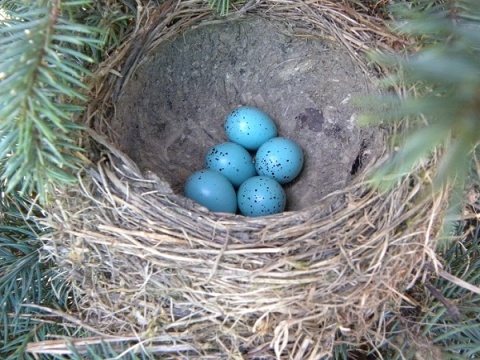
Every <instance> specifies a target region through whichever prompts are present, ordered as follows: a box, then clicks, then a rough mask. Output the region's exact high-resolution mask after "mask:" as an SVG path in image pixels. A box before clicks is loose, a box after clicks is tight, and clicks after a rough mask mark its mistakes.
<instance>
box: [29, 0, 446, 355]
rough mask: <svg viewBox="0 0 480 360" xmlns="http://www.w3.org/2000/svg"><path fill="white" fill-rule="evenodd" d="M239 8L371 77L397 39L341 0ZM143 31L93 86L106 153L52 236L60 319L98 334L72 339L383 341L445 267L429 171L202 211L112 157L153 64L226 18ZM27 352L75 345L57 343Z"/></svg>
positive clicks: (190, 5)
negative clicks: (144, 68) (290, 207)
mask: <svg viewBox="0 0 480 360" xmlns="http://www.w3.org/2000/svg"><path fill="white" fill-rule="evenodd" d="M237 6H238V9H237V10H235V11H232V12H231V14H230V17H229V18H238V17H242V16H246V14H250V13H253V14H256V15H259V16H263V17H267V18H271V19H288V20H289V21H292V22H295V23H296V24H300V25H302V26H301V27H299V29H301V31H300V32H299V35H301V36H307V35H308V36H313V37H315V36H322V37H328V38H331V39H333V40H334V41H336V42H338V43H340V44H341V45H342V46H344V47H345V48H346V49H347V50H348V51H349V52H350V54H351V56H352V57H354V58H355V59H356V60H357V61H358V63H359V64H361V66H362V67H363V68H364V69H365V71H368V67H367V65H366V64H365V62H364V60H363V53H364V52H365V51H366V50H369V49H372V48H383V49H390V48H392V46H394V43H398V41H399V40H398V39H396V38H395V37H394V36H391V35H390V34H389V33H388V32H387V31H386V30H385V29H386V27H385V26H384V24H383V23H382V22H381V21H380V20H378V19H377V18H373V17H369V16H368V15H366V14H362V13H361V12H360V11H354V10H353V9H352V8H350V7H348V6H346V5H345V4H342V3H339V2H330V1H325V0H323V1H302V2H300V1H288V0H271V1H261V2H260V1H250V2H247V3H243V4H240V5H238V4H237ZM357 10H358V9H357ZM229 18H227V19H229ZM137 20H138V30H137V31H135V32H134V33H133V34H132V36H131V38H130V39H129V40H128V41H127V42H126V43H125V44H124V45H123V46H122V47H120V48H119V49H118V50H117V51H116V52H115V53H114V54H112V55H111V58H109V59H108V60H107V61H106V62H105V63H104V64H103V65H102V66H101V67H100V68H99V70H98V71H97V73H96V76H95V79H96V82H95V83H94V84H93V87H92V99H93V100H92V101H91V103H90V105H89V108H88V114H87V116H86V123H87V125H88V126H89V128H91V129H93V130H91V131H89V132H88V133H89V134H88V135H89V136H87V137H86V141H85V143H86V144H87V145H88V146H89V149H99V151H93V150H92V151H91V156H89V159H85V161H86V164H87V165H86V166H85V169H84V170H83V171H82V172H81V173H80V174H79V186H78V187H76V188H70V189H68V190H66V191H65V190H62V191H61V192H60V191H59V193H58V197H57V199H56V201H55V203H54V206H52V208H50V209H49V214H50V218H49V221H48V222H49V225H50V226H52V227H53V228H54V231H53V232H52V233H51V234H49V236H47V237H46V238H45V239H44V240H45V249H46V251H47V252H48V256H50V257H52V258H54V259H55V261H56V263H57V264H58V270H59V272H61V273H62V274H63V276H66V278H67V279H68V282H69V285H71V286H72V288H73V292H74V295H75V296H74V298H75V299H76V303H75V304H74V305H75V306H74V307H73V308H72V314H69V315H65V319H66V321H69V322H74V323H76V324H79V325H82V326H84V327H85V328H86V329H87V330H89V331H91V332H93V333H95V334H97V335H98V337H96V338H89V339H84V340H82V341H80V339H78V340H72V344H74V345H77V347H78V349H80V350H82V349H84V348H83V346H85V345H88V344H95V343H99V342H107V343H109V342H112V341H113V342H115V341H117V342H124V343H128V344H131V345H132V346H133V348H134V349H137V350H138V349H139V348H144V349H145V350H146V351H147V352H151V353H157V354H162V355H161V356H163V357H166V358H167V357H169V356H173V357H175V356H180V357H182V356H185V357H187V358H197V357H202V358H227V357H229V358H230V357H231V358H239V359H240V358H245V359H248V358H250V359H253V358H261V357H267V358H268V357H277V358H285V359H287V358H288V359H319V358H321V357H322V356H328V355H330V354H331V352H332V349H333V346H334V345H336V344H338V343H340V342H349V343H352V344H357V345H360V344H363V343H365V342H370V343H371V344H374V345H379V344H381V343H382V341H383V340H384V337H383V335H384V333H385V331H386V328H387V325H388V324H386V322H385V321H386V320H385V316H384V315H385V313H387V312H389V311H393V312H394V311H395V310H397V309H398V307H399V304H400V301H401V300H402V299H405V298H406V297H405V296H404V295H402V294H403V293H404V291H405V290H406V289H408V288H409V287H410V286H412V284H413V283H414V282H415V281H417V279H418V278H419V277H420V276H421V275H422V271H423V268H424V264H425V263H433V264H434V266H436V262H437V260H436V256H435V254H434V251H433V248H434V245H435V244H434V238H435V234H436V232H437V231H438V229H439V226H440V225H439V223H440V221H439V219H441V215H442V212H443V208H444V205H443V202H442V201H443V200H444V199H443V198H442V196H436V197H433V196H429V195H426V194H425V193H426V192H425V189H427V186H428V184H427V181H424V176H427V177H428V169H426V168H422V169H421V171H420V170H419V171H418V172H417V173H412V174H410V175H409V176H407V177H406V178H405V179H404V180H403V182H401V183H399V184H398V186H397V187H396V188H395V189H393V190H391V191H389V192H387V193H383V194H380V193H378V192H375V191H373V190H371V189H370V188H369V187H368V186H367V184H365V182H364V177H363V175H362V176H357V177H356V178H355V179H354V180H353V182H352V183H351V184H350V185H349V186H348V188H346V189H344V190H342V191H338V192H336V193H335V194H332V195H330V196H327V197H325V198H324V199H322V200H320V201H319V202H318V203H317V204H316V205H315V206H312V207H309V208H307V209H305V210H302V211H295V212H287V213H284V214H280V215H275V216H269V217H264V218H245V217H242V216H233V215H232V216H225V215H222V214H216V213H209V212H207V211H205V210H204V209H203V208H201V207H199V206H196V205H194V204H193V203H192V202H191V201H187V200H186V199H185V198H183V197H182V196H178V195H176V194H174V193H173V192H171V191H170V189H169V187H168V185H167V184H165V183H164V182H162V181H161V179H159V178H158V177H156V176H154V175H153V174H142V173H141V172H140V171H139V170H138V168H137V166H136V164H134V163H133V162H132V161H131V160H129V159H128V157H127V156H125V155H124V154H122V153H121V152H120V151H118V150H116V148H115V147H114V146H112V145H111V143H112V141H110V139H111V138H112V137H113V135H112V134H111V129H110V128H109V122H110V119H111V118H112V116H114V108H115V101H116V99H117V98H118V96H119V94H120V93H121V91H122V88H123V87H124V86H125V84H126V83H127V82H128V81H129V78H130V77H131V76H132V74H133V72H134V70H135V68H136V67H137V65H138V64H139V63H140V61H141V60H142V57H143V56H144V55H145V54H146V53H148V52H149V51H150V50H151V49H153V48H155V47H156V46H158V45H159V44H161V43H162V42H165V41H167V40H169V39H171V38H172V37H173V36H174V35H175V34H178V33H180V32H182V31H184V30H186V29H188V28H191V27H192V26H197V25H199V24H205V23H212V22H215V21H224V20H222V19H219V18H218V17H216V15H215V14H214V12H212V10H211V9H209V8H208V5H206V4H205V2H204V1H198V0H192V1H182V2H179V1H167V2H165V3H163V4H162V5H160V6H156V7H146V8H143V10H142V11H141V12H140V15H139V19H137ZM87 145H85V146H86V147H87ZM434 162H435V161H432V162H430V163H429V166H434ZM373 167H374V165H372V164H370V165H369V166H368V167H367V168H368V169H367V170H371V169H372V168H373ZM420 174H423V175H420ZM425 174H426V175H425ZM334 196H335V201H330V199H332V198H333V197H334ZM407 300H408V299H407ZM29 350H30V351H33V352H52V353H53V352H60V353H61V352H68V347H67V345H66V344H65V343H64V342H63V340H62V341H54V342H51V343H44V344H42V347H41V348H39V347H38V346H37V347H30V348H29Z"/></svg>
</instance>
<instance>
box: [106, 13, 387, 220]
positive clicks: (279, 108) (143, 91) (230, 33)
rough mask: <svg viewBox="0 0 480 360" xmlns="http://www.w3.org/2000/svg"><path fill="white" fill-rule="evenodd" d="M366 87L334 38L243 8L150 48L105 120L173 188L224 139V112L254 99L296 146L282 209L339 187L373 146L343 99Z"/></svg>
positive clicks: (375, 140) (376, 143)
mask: <svg viewBox="0 0 480 360" xmlns="http://www.w3.org/2000/svg"><path fill="white" fill-rule="evenodd" d="M368 92H369V89H368V80H366V78H365V74H364V73H362V72H361V70H360V69H359V68H358V67H357V66H356V65H355V64H354V63H353V61H352V60H351V58H350V57H349V56H348V54H347V53H346V51H345V50H343V49H342V48H341V47H340V46H338V45H336V44H333V43H331V42H327V41H322V40H317V39H308V40H305V39H300V38H294V37H291V36H289V35H288V25H287V24H286V23H285V24H283V23H276V22H272V21H268V20H264V19H260V18H248V19H247V20H242V21H235V22H228V23H224V24H216V25H208V26H204V27H200V28H197V29H194V30H190V31H188V32H186V33H184V34H181V35H179V36H178V37H177V38H175V39H173V40H172V41H170V42H169V43H165V44H163V45H162V46H160V47H159V48H157V49H156V51H155V52H154V53H152V54H150V55H149V58H148V59H147V60H146V61H145V62H144V63H143V64H142V65H141V66H140V67H139V69H138V70H137V71H136V73H135V74H134V76H133V79H132V80H131V81H130V82H129V83H128V84H127V86H126V88H125V89H124V91H123V93H122V95H121V97H120V99H119V101H118V103H117V104H116V118H115V121H114V123H113V124H112V127H113V129H114V130H115V131H116V132H117V134H118V142H119V146H120V148H121V149H122V150H123V151H125V152H126V153H127V154H128V155H129V156H130V157H131V158H132V159H133V160H134V161H135V162H136V163H137V164H138V165H139V167H140V169H142V170H143V171H147V170H149V171H153V172H154V173H156V174H158V175H159V176H160V178H162V179H164V180H166V181H168V182H169V183H170V185H171V187H172V189H173V190H174V191H175V192H178V193H182V192H183V186H184V183H185V181H186V179H187V178H188V177H189V176H190V174H191V173H192V172H193V171H195V170H200V169H202V168H203V163H204V157H205V155H206V153H207V150H208V149H209V148H210V147H211V146H213V145H215V144H217V143H220V142H224V141H226V136H225V133H224V128H223V124H224V122H225V118H226V116H227V115H228V113H230V111H232V110H233V109H235V108H236V107H238V106H241V105H250V106H257V107H259V108H261V109H262V110H264V111H265V112H267V113H268V114H269V115H270V116H271V117H272V118H273V119H274V120H275V122H276V124H277V126H278V128H279V135H280V136H284V137H289V138H291V139H294V140H295V141H297V142H298V143H299V144H300V145H301V146H302V148H303V149H304V152H305V166H304V169H303V171H302V173H301V174H300V176H299V177H298V179H297V180H296V181H294V182H293V183H291V184H288V185H287V186H286V191H287V198H288V205H287V209H288V210H299V209H302V208H305V207H307V206H309V205H313V204H314V203H315V202H316V201H318V200H319V199H320V198H322V197H323V196H325V195H327V194H329V193H331V192H332V191H335V190H338V189H340V188H343V187H344V186H345V185H346V184H347V183H348V181H349V180H350V179H351V177H352V176H353V175H354V174H355V173H356V172H358V171H359V170H360V168H361V166H362V164H365V163H366V162H367V161H368V159H367V158H368V157H371V156H375V154H376V153H377V152H378V151H376V150H377V149H379V148H380V146H381V144H380V143H381V141H380V139H379V135H377V134H378V131H373V130H367V129H359V128H358V127H357V126H356V118H357V113H358V110H356V109H354V107H353V106H352V104H351V102H352V101H351V99H352V97H354V96H355V95H358V94H366V93H368ZM359 155H360V157H359ZM360 160H361V161H360Z"/></svg>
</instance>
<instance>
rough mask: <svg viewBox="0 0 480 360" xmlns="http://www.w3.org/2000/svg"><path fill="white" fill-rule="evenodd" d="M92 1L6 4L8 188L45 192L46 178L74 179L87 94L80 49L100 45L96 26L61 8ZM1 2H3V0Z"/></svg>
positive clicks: (3, 137)
mask: <svg viewBox="0 0 480 360" xmlns="http://www.w3.org/2000/svg"><path fill="white" fill-rule="evenodd" d="M87 3H89V1H73V0H70V1H62V0H54V1H48V2H47V1H40V2H33V1H32V2H31V3H30V4H29V5H28V6H25V7H18V6H17V8H15V7H14V6H13V5H12V4H8V5H10V6H9V7H7V8H4V9H5V12H6V14H7V16H6V18H5V19H3V20H1V27H0V85H1V86H0V174H1V175H0V178H1V180H2V181H3V182H4V183H5V184H6V189H5V191H6V192H7V193H8V192H11V191H12V190H13V189H16V188H17V186H18V185H19V184H20V185H21V186H20V190H21V191H22V192H24V193H26V194H33V193H36V194H38V195H39V196H40V199H41V200H46V196H47V193H48V189H49V187H50V186H51V184H59V183H71V182H73V181H74V180H75V177H74V176H73V174H72V170H75V169H76V168H77V167H78V164H79V160H78V159H77V158H76V157H75V156H74V153H75V151H81V149H80V148H79V147H77V146H76V138H77V137H78V133H79V130H80V129H81V127H80V126H79V125H78V124H76V123H75V117H76V115H77V114H78V113H79V112H81V111H82V110H83V108H84V107H83V104H84V103H85V101H86V100H87V96H86V95H85V92H86V89H87V88H86V86H85V85H84V81H85V77H87V76H89V75H90V73H89V72H88V70H87V69H86V67H85V65H86V64H87V63H91V62H92V61H93V60H92V59H91V58H90V57H88V56H86V55H84V54H83V53H82V52H81V51H79V50H77V48H78V47H80V46H85V45H89V46H97V45H98V40H95V39H94V35H95V33H96V32H98V30H96V29H94V28H91V27H88V26H85V25H79V24H76V23H74V22H72V21H70V20H69V19H68V17H66V16H64V12H65V10H66V9H68V8H71V7H74V6H78V7H80V6H81V5H82V4H87ZM2 5H3V4H2Z"/></svg>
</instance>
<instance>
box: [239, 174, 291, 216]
mask: <svg viewBox="0 0 480 360" xmlns="http://www.w3.org/2000/svg"><path fill="white" fill-rule="evenodd" d="M237 202H238V208H239V210H240V212H241V213H242V214H243V215H245V216H252V217H258V216H265V215H271V214H277V213H280V212H282V211H284V210H285V206H286V204H287V197H286V195H285V191H284V190H283V188H282V186H281V185H280V184H279V183H278V182H277V181H276V180H274V179H272V178H270V177H267V176H254V177H252V178H250V179H248V180H247V181H245V182H244V183H243V184H242V185H240V188H239V189H238V192H237Z"/></svg>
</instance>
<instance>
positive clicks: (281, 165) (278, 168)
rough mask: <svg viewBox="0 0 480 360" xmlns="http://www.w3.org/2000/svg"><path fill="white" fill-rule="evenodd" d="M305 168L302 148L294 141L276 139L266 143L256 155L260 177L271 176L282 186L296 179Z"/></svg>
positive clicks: (256, 164)
mask: <svg viewBox="0 0 480 360" xmlns="http://www.w3.org/2000/svg"><path fill="white" fill-rule="evenodd" d="M302 167H303V151H302V148H301V147H300V146H299V145H298V144H297V143H296V142H294V141H293V140H290V139H285V138H283V137H276V138H273V139H270V140H268V141H266V142H265V143H264V144H263V145H262V146H260V148H259V149H258V151H257V154H256V155H255V168H256V169H257V173H258V175H263V176H269V177H271V178H274V179H275V180H277V181H278V182H279V183H280V184H286V183H288V182H290V181H292V180H293V179H295V178H296V177H297V176H298V174H300V171H301V170H302Z"/></svg>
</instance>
